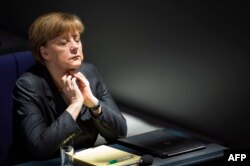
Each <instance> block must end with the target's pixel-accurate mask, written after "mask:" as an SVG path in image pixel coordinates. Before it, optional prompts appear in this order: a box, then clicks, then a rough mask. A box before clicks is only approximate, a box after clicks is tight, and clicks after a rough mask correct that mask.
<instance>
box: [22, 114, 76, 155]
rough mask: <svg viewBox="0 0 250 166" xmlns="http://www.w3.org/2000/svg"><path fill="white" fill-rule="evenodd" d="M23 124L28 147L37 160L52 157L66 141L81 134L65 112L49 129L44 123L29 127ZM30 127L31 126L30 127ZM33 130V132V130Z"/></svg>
mask: <svg viewBox="0 0 250 166" xmlns="http://www.w3.org/2000/svg"><path fill="white" fill-rule="evenodd" d="M29 124H30V123H26V124H23V126H24V127H25V129H23V131H24V136H25V140H26V145H27V146H28V148H29V150H30V151H31V152H32V154H33V155H34V156H35V157H36V158H40V159H46V158H48V157H50V156H51V155H52V154H54V153H55V151H57V150H58V148H59V146H60V145H61V144H63V142H64V140H67V138H69V137H72V135H73V134H75V133H78V132H80V129H79V128H78V126H77V124H76V122H75V121H74V119H73V118H72V117H71V116H70V114H68V113H67V112H64V113H62V114H61V116H60V117H58V118H57V119H56V120H55V121H54V122H53V123H52V124H51V125H50V126H49V127H47V128H46V126H45V125H44V124H42V122H40V123H39V121H38V122H36V124H34V122H33V125H29ZM28 125H29V126H28ZM31 128H33V130H32V129H31Z"/></svg>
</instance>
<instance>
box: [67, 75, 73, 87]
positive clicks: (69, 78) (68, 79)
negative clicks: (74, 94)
mask: <svg viewBox="0 0 250 166" xmlns="http://www.w3.org/2000/svg"><path fill="white" fill-rule="evenodd" d="M71 79H72V76H71V75H68V76H67V78H66V86H67V87H70V86H71Z"/></svg>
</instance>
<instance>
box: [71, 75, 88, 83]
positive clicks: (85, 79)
mask: <svg viewBox="0 0 250 166" xmlns="http://www.w3.org/2000/svg"><path fill="white" fill-rule="evenodd" d="M74 76H75V77H76V78H77V79H79V80H80V81H81V82H83V83H84V84H85V85H87V84H88V83H89V81H88V80H87V78H86V77H85V76H84V75H83V74H82V73H80V72H79V73H77V74H74Z"/></svg>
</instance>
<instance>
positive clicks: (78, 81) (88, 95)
mask: <svg viewBox="0 0 250 166" xmlns="http://www.w3.org/2000/svg"><path fill="white" fill-rule="evenodd" d="M62 82H63V88H62V91H63V93H64V95H65V96H66V99H67V100H68V102H69V104H80V105H81V106H82V104H83V105H85V106H87V107H89V108H91V107H93V106H95V105H96V103H97V101H98V100H97V98H96V97H95V96H94V95H93V93H92V91H91V89H90V84H89V81H88V80H87V78H86V77H85V76H84V75H83V74H82V73H81V72H77V73H76V72H69V73H66V74H65V75H64V76H63V77H62Z"/></svg>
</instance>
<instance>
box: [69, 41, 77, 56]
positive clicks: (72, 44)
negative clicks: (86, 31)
mask: <svg viewBox="0 0 250 166" xmlns="http://www.w3.org/2000/svg"><path fill="white" fill-rule="evenodd" d="M78 48H79V43H78V42H76V41H72V42H71V47H70V51H71V53H72V54H76V53H77V51H78Z"/></svg>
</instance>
